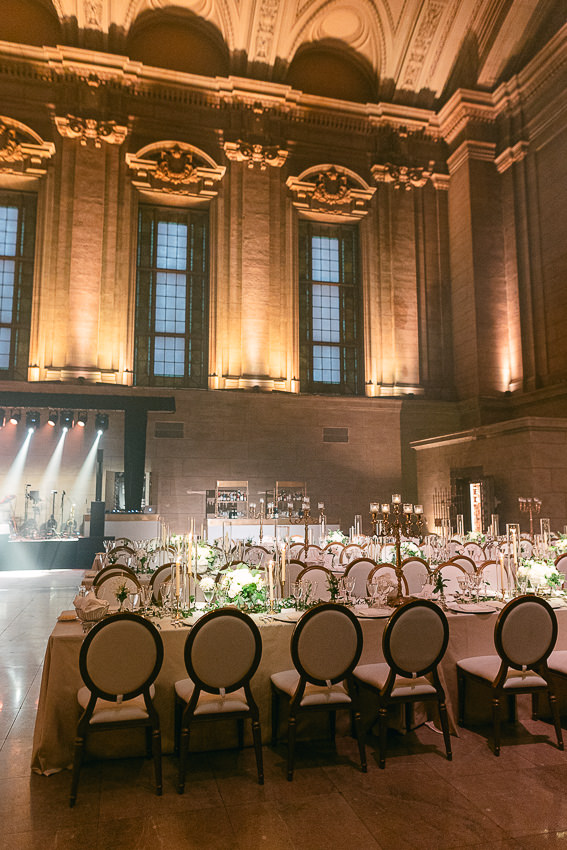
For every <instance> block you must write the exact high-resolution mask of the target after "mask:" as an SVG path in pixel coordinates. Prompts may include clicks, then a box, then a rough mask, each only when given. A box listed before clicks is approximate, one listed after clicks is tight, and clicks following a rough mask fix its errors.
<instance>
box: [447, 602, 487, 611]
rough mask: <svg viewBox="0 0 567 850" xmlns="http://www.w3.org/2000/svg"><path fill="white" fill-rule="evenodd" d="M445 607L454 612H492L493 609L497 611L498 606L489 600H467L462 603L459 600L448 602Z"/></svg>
mask: <svg viewBox="0 0 567 850" xmlns="http://www.w3.org/2000/svg"><path fill="white" fill-rule="evenodd" d="M447 608H448V609H449V611H453V612H454V613H456V614H493V613H494V612H495V611H498V608H496V606H494V605H491V604H490V602H467V603H462V604H461V603H459V602H448V603H447Z"/></svg>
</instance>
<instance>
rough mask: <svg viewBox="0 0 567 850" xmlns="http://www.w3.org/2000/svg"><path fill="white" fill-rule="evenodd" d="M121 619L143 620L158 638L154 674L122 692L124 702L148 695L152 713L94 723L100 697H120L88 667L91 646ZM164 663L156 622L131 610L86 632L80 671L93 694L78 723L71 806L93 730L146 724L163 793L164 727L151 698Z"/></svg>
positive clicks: (148, 748)
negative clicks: (105, 688)
mask: <svg viewBox="0 0 567 850" xmlns="http://www.w3.org/2000/svg"><path fill="white" fill-rule="evenodd" d="M120 620H132V621H134V622H136V623H139V624H140V625H141V626H143V627H144V628H146V629H147V630H148V631H149V632H150V634H151V636H152V638H153V639H154V643H155V646H156V661H155V664H154V667H153V670H152V671H151V673H150V675H149V676H148V677H147V679H146V681H145V682H144V683H143V684H142V685H141V686H140V687H139V688H137V689H136V690H135V691H130V692H129V693H126V694H122V696H121V698H122V702H127V701H128V700H130V699H133V698H134V697H137V696H139V695H140V694H142V695H143V697H144V703H145V706H146V711H147V712H148V717H147V718H140V719H137V720H124V721H118V720H116V721H109V722H108V723H96V724H92V725H91V723H90V720H91V717H92V716H93V713H94V710H95V706H96V702H97V700H98V699H104V700H109V701H111V702H117V701H118V697H117V695H116V694H109V693H106V691H102V690H100V688H98V687H97V685H96V683H95V682H94V681H93V680H92V678H91V677H90V675H89V672H88V668H87V656H88V652H89V647H90V645H91V643H92V642H93V640H94V638H95V637H96V635H97V634H99V632H100V631H101V630H102V629H108V628H112V626H113V625H114V624H115V623H117V622H118V621H120ZM116 651H117V652H119V651H120V647H119V646H117V648H116ZM162 664H163V642H162V639H161V635H160V633H159V632H158V630H157V629H156V627H155V626H154V625H153V623H150V622H149V621H148V620H146V619H144V618H143V617H140V616H139V615H138V614H132V613H130V612H124V613H121V614H113V615H112V616H111V617H108V618H106V619H104V620H101V621H100V622H98V623H96V625H95V626H93V628H92V629H91V630H90V632H88V634H87V635H86V637H85V639H84V641H83V643H82V645H81V651H80V654H79V670H80V673H81V677H82V679H83V682H84V683H85V685H86V686H87V688H88V689H89V691H90V692H91V697H90V699H89V703H88V705H87V707H86V708H85V710H84V711H83V713H82V715H81V717H80V719H79V723H78V725H77V734H76V737H75V750H74V756H73V773H72V776H71V794H70V799H69V805H70V806H74V805H75V801H76V799H77V790H78V787H79V775H80V771H81V765H82V763H83V757H84V752H85V745H86V739H87V735H88V734H89V733H90V732H104V731H109V730H115V729H126V728H128V729H131V728H135V727H144V728H145V730H146V755H147V757H148V758H151V757H152V755H153V759H154V771H155V782H156V794H157V795H158V796H159V795H161V793H162V776H161V730H160V723H159V715H158V713H157V711H156V710H155V708H154V705H153V702H152V699H151V697H150V687H151V685H152V684H153V683H154V681H155V680H156V678H157V676H158V673H159V671H160V670H161V666H162Z"/></svg>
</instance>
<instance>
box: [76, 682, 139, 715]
mask: <svg viewBox="0 0 567 850" xmlns="http://www.w3.org/2000/svg"><path fill="white" fill-rule="evenodd" d="M155 692H156V689H155V687H154V686H153V685H150V697H151V699H153V698H154V694H155ZM90 698H91V692H90V691H89V689H88V688H87V687H82V688H80V689H79V691H78V692H77V699H78V701H79V705H80V706H81V708H86V707H87V705H88V704H89V700H90ZM147 719H148V712H147V710H146V703H145V702H144V696H143V694H139V695H138V696H137V697H134V698H133V699H129V700H126V702H113V701H112V700H106V699H97V701H96V705H95V709H94V712H93V716H92V717H91V720H90V722H91V724H96V723H122V722H123V721H125V720H126V721H127V720H147Z"/></svg>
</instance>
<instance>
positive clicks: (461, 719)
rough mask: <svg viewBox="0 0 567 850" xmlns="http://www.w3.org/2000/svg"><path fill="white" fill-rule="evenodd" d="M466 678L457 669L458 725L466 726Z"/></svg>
mask: <svg viewBox="0 0 567 850" xmlns="http://www.w3.org/2000/svg"><path fill="white" fill-rule="evenodd" d="M465 685H466V682H465V677H464V676H463V674H462V673H461V671H460V670H459V668H458V667H457V723H458V724H459V726H464V725H465Z"/></svg>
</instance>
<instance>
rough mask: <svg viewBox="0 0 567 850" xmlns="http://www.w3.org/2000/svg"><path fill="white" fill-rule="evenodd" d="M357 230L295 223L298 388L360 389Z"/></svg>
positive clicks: (306, 389) (304, 222)
mask: <svg viewBox="0 0 567 850" xmlns="http://www.w3.org/2000/svg"><path fill="white" fill-rule="evenodd" d="M357 235H358V234H357V229H356V227H354V226H349V225H336V226H335V225H324V224H317V223H315V222H311V221H300V222H299V298H300V342H301V348H300V359H301V388H302V390H304V391H307V392H331V393H333V392H334V393H344V394H353V395H354V394H356V393H359V392H361V385H362V377H363V376H362V374H361V372H362V366H361V364H362V357H361V343H362V339H361V337H362V334H361V330H360V328H361V324H360V318H359V309H360V307H359V302H360V297H359V291H360V281H359V265H358V244H357Z"/></svg>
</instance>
